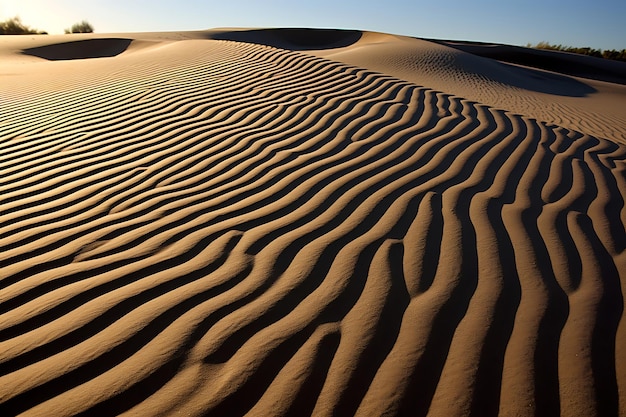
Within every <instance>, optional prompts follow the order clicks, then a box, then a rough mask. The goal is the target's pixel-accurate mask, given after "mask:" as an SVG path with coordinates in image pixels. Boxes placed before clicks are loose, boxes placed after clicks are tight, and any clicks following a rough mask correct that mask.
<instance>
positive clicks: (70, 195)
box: [0, 40, 626, 416]
mask: <svg viewBox="0 0 626 417" xmlns="http://www.w3.org/2000/svg"><path fill="white" fill-rule="evenodd" d="M166 53H169V54H170V55H168V56H169V57H170V60H169V61H168V63H162V62H161V61H160V59H161V56H162V54H166ZM110 59H111V60H114V61H113V62H117V63H119V64H118V65H119V66H118V67H116V68H115V69H114V70H112V69H111V67H110V66H109V67H106V66H105V64H102V63H91V62H86V63H84V64H82V63H81V64H79V63H75V65H76V67H75V68H79V67H78V65H82V66H83V67H80V68H88V69H89V70H90V71H91V72H90V73H89V74H85V73H80V71H78V70H77V71H76V72H71V73H70V74H69V75H68V76H67V78H65V79H64V80H63V81H59V83H60V85H59V86H58V88H57V91H50V92H47V93H41V94H39V95H37V96H36V97H35V98H32V99H31V100H28V99H24V100H10V101H9V102H8V103H7V105H6V106H4V105H3V108H2V110H1V116H2V120H1V121H2V122H3V125H2V137H1V140H0V190H2V193H1V195H0V410H1V411H2V413H3V415H13V414H19V413H25V414H27V415H42V416H43V415H46V416H49V415H77V414H81V413H83V414H85V415H114V414H118V413H123V412H128V413H129V414H133V415H157V414H172V415H174V414H177V413H180V415H215V416H226V415H229V416H230V415H244V414H246V413H247V414H249V415H308V414H315V415H342V416H343V415H345V416H347V415H354V414H356V415H363V416H373V415H406V416H409V415H410V416H422V415H427V414H428V415H441V416H452V415H469V414H475V415H495V414H498V413H501V414H503V415H520V416H522V415H528V416H530V415H536V414H539V415H555V414H559V413H561V414H562V415H568V416H572V415H589V416H590V415H605V416H608V415H617V414H618V407H619V404H620V401H621V402H622V406H623V405H624V401H625V400H624V393H623V392H622V395H621V396H620V394H619V393H620V391H623V389H624V386H625V384H626V371H625V369H624V367H625V364H626V358H625V357H624V355H625V354H626V345H625V342H626V333H625V330H624V324H623V323H622V324H621V326H620V319H621V317H622V315H623V296H622V294H623V292H622V286H623V285H624V284H623V283H624V282H626V281H625V279H626V277H625V276H624V274H626V258H625V256H624V249H625V248H626V232H625V228H624V224H625V218H626V209H625V208H624V198H625V197H626V196H625V194H626V175H625V174H626V147H624V146H623V145H619V144H616V143H614V142H612V141H609V140H606V139H601V138H596V137H592V136H589V135H585V134H582V133H578V132H576V131H572V130H567V129H565V128H561V127H559V126H556V125H554V124H546V123H543V122H541V121H538V120H536V119H534V118H527V117H523V116H520V115H517V114H512V113H509V112H506V111H502V110H496V109H494V108H491V107H488V106H485V105H481V104H479V103H476V102H472V101H468V100H464V99H461V98H458V97H455V96H451V95H449V94H445V93H442V92H438V91H435V90H432V89H429V88H425V87H419V86H417V85H414V84H411V83H409V82H405V81H400V80H398V79H396V78H393V77H391V76H387V75H384V74H380V73H374V72H372V71H368V70H365V69H360V68H356V67H352V66H349V65H345V64H341V63H338V62H333V61H330V60H326V59H322V58H317V57H314V56H310V55H307V54H303V53H299V52H293V51H286V50H281V49H275V48H270V47H266V46H263V45H252V44H244V43H238V42H230V41H207V40H203V41H185V42H179V43H177V44H171V45H166V46H163V47H161V48H160V49H154V50H146V51H143V52H141V51H140V52H136V53H134V54H126V53H124V54H122V55H120V56H119V57H116V58H110ZM99 62H102V61H99ZM55 64H56V63H46V64H45V65H55ZM42 65H43V64H42ZM63 65H65V64H63ZM87 65H89V67H87ZM68 68H69V67H68ZM80 68H79V70H80ZM121 74H123V76H122V75H121ZM87 86H89V88H87ZM37 88H38V86H37V85H33V84H31V85H25V86H24V87H23V88H22V90H18V89H14V90H12V91H11V92H10V94H9V93H7V94H8V95H7V96H10V97H18V96H19V95H20V94H22V95H26V94H27V93H28V94H35V93H33V92H32V91H36V90H37ZM29 89H30V90H29ZM31 90H32V91H31ZM29 91H30V93H29ZM11 94H13V96H11ZM563 117H564V118H566V117H567V115H564V116H563ZM590 123H592V122H590ZM622 412H623V408H622Z"/></svg>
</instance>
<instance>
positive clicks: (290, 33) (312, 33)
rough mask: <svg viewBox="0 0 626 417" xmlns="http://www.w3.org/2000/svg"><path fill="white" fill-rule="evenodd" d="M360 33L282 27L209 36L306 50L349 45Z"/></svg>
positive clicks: (217, 38) (359, 36) (361, 33)
mask: <svg viewBox="0 0 626 417" xmlns="http://www.w3.org/2000/svg"><path fill="white" fill-rule="evenodd" d="M362 35H363V32H361V31H358V30H340V29H304V28H284V29H256V30H244V31H231V32H222V33H218V34H215V35H213V36H212V37H211V38H212V39H216V40H229V41H237V42H246V43H256V44H260V45H267V46H273V47H275V48H281V49H289V50H292V51H307V50H319V49H334V48H343V47H346V46H350V45H352V44H354V43H356V42H357V41H358V40H359V39H361V36H362Z"/></svg>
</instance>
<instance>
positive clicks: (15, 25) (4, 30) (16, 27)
mask: <svg viewBox="0 0 626 417" xmlns="http://www.w3.org/2000/svg"><path fill="white" fill-rule="evenodd" d="M0 35H47V33H46V32H43V31H40V30H37V29H32V28H30V27H28V26H26V25H25V24H23V23H22V20H21V19H20V18H19V17H18V16H15V17H12V18H10V19H7V20H5V21H4V22H0Z"/></svg>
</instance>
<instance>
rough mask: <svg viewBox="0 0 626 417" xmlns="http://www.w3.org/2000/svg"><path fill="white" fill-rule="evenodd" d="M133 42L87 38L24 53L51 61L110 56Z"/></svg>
mask: <svg viewBox="0 0 626 417" xmlns="http://www.w3.org/2000/svg"><path fill="white" fill-rule="evenodd" d="M131 42H132V39H121V38H103V39H86V40H80V41H72V42H63V43H56V44H53V45H46V46H39V47H36V48H29V49H24V50H23V51H22V53H24V54H25V55H32V56H36V57H38V58H43V59H47V60H49V61H64V60H72V59H88V58H109V57H113V56H116V55H119V54H121V53H122V52H124V51H125V50H126V49H127V48H128V46H129V45H130V43H131Z"/></svg>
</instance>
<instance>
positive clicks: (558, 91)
mask: <svg viewBox="0 0 626 417" xmlns="http://www.w3.org/2000/svg"><path fill="white" fill-rule="evenodd" d="M498 64H500V65H502V66H503V67H504V68H505V69H506V70H507V71H508V72H509V73H510V74H513V75H515V77H507V78H506V80H496V81H501V82H505V83H506V84H508V85H511V86H513V87H518V88H522V89H524V90H529V91H536V92H539V93H544V94H552V95H555V96H564V97H587V96H588V95H590V94H593V93H597V92H598V90H596V89H595V88H594V87H592V86H590V85H589V84H586V83H584V82H581V81H579V80H577V79H575V78H572V77H569V76H567V75H562V74H556V73H554V72H549V71H543V70H540V69H534V68H528V67H521V66H517V65H514V64H509V63H506V62H498Z"/></svg>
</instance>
